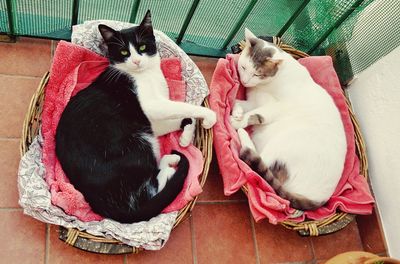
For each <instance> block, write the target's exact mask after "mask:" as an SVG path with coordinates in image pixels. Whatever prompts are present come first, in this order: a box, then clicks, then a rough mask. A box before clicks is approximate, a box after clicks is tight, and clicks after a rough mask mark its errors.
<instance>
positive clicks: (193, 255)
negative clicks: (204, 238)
mask: <svg viewBox="0 0 400 264" xmlns="http://www.w3.org/2000/svg"><path fill="white" fill-rule="evenodd" d="M189 223H190V225H189V226H190V237H191V239H192V260H193V264H197V248H196V237H195V234H194V223H193V214H190V218H189Z"/></svg>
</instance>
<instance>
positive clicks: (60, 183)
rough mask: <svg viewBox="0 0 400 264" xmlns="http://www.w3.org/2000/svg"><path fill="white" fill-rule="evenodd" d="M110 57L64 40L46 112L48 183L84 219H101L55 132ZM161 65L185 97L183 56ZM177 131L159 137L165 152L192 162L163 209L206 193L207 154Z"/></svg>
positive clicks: (57, 200) (173, 89) (57, 201)
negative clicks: (60, 152)
mask: <svg viewBox="0 0 400 264" xmlns="http://www.w3.org/2000/svg"><path fill="white" fill-rule="evenodd" d="M107 66H108V60H107V59H106V58H104V57H101V56H99V55H97V54H95V53H93V52H91V51H89V50H87V49H85V48H82V47H80V46H77V45H74V44H71V43H68V42H65V41H61V42H60V43H59V44H58V46H57V49H56V52H55V55H54V60H53V64H52V67H51V75H50V80H49V83H48V84H47V86H46V94H45V100H44V106H43V114H42V134H43V138H44V145H43V163H44V165H45V168H46V182H47V183H48V185H49V188H50V192H51V200H52V203H53V204H54V205H57V206H59V207H61V208H62V209H63V210H64V211H65V212H66V213H67V214H69V215H73V216H76V217H77V218H78V219H80V220H82V221H99V220H101V219H102V217H101V216H99V215H97V214H95V213H94V212H93V211H92V210H91V208H90V206H89V204H88V203H87V202H86V201H85V199H84V197H83V195H82V194H81V193H80V192H78V191H77V190H75V188H74V187H73V186H72V185H71V184H70V183H69V181H68V178H67V177H66V176H65V174H64V172H63V170H62V168H61V165H60V163H59V162H58V160H57V157H56V155H55V132H56V128H57V124H58V121H59V119H60V116H61V113H62V112H63V110H64V108H65V106H66V105H67V103H68V101H69V99H70V98H71V97H72V96H74V95H75V94H76V93H77V92H79V91H80V90H82V89H84V88H86V87H87V86H88V85H89V84H90V83H91V82H92V81H93V80H94V79H95V78H96V77H97V76H98V75H99V74H100V73H101V72H102V71H103V70H104V69H105V68H106V67H107ZM161 68H162V70H163V73H164V75H165V77H166V79H167V82H168V86H169V88H170V98H171V99H172V100H177V101H178V100H179V101H184V100H185V91H186V90H185V89H186V86H185V82H184V81H183V80H182V77H181V71H182V69H181V64H180V61H179V59H177V58H170V59H163V60H162V61H161ZM180 133H181V132H174V133H171V134H168V135H165V136H163V137H160V138H159V142H160V148H161V155H163V154H166V153H170V151H171V149H176V150H178V151H180V152H181V153H183V154H184V155H185V156H186V157H187V158H188V159H189V163H190V168H189V173H188V177H187V179H186V182H185V184H184V188H183V190H182V192H181V193H180V194H179V195H178V197H177V198H176V199H175V200H174V202H172V203H171V204H170V205H169V206H168V207H167V208H165V209H164V211H163V212H171V211H176V210H179V209H181V208H182V207H184V206H185V205H186V204H187V202H188V201H190V200H192V199H193V198H194V196H196V195H198V194H199V193H201V192H202V188H201V186H200V183H199V181H198V176H199V175H200V173H201V172H202V169H203V156H202V154H201V151H200V150H199V149H197V148H196V147H195V146H193V145H190V146H189V147H187V148H181V147H180V146H179V143H178V142H179V141H178V139H179V135H180Z"/></svg>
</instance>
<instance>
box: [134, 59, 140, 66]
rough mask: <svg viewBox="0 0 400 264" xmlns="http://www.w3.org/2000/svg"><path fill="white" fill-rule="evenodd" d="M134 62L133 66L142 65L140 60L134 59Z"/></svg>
mask: <svg viewBox="0 0 400 264" xmlns="http://www.w3.org/2000/svg"><path fill="white" fill-rule="evenodd" d="M132 62H133V64H135V65H138V66H139V64H140V60H136V59H133V60H132Z"/></svg>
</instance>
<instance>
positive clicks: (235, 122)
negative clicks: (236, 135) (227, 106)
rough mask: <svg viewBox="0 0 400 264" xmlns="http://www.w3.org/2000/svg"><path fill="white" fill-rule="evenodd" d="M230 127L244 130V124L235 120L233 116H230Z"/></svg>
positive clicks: (242, 121)
mask: <svg viewBox="0 0 400 264" xmlns="http://www.w3.org/2000/svg"><path fill="white" fill-rule="evenodd" d="M230 121H231V125H232V127H233V128H234V129H236V130H238V129H239V128H245V127H246V125H245V122H244V120H243V118H242V120H237V119H236V118H235V117H234V116H230Z"/></svg>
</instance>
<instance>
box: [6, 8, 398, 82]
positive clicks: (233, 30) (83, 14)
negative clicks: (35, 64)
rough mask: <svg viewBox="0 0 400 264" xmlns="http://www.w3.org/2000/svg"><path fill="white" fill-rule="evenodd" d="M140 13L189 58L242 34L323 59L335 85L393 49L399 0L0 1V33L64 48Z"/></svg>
mask: <svg viewBox="0 0 400 264" xmlns="http://www.w3.org/2000/svg"><path fill="white" fill-rule="evenodd" d="M147 9H150V10H151V11H152V15H153V23H154V27H155V28H157V29H159V30H162V31H164V32H165V33H166V34H167V35H169V36H170V37H171V38H172V39H175V40H177V43H178V44H179V45H180V46H181V47H182V48H183V49H184V50H185V51H186V52H187V53H189V54H197V55H206V56H214V57H215V56H224V55H225V54H226V53H227V52H230V49H229V48H230V46H232V45H234V44H235V43H237V42H238V41H240V40H241V39H243V32H244V28H245V27H248V28H249V29H251V30H252V31H253V32H254V33H255V34H256V35H264V36H266V35H270V36H272V35H281V36H282V38H283V40H284V41H285V42H286V43H288V44H290V45H292V46H294V47H295V48H297V49H300V50H302V51H305V52H308V53H311V54H313V55H322V54H329V55H331V56H332V58H333V59H334V62H335V67H336V70H337V71H338V73H339V76H340V78H341V80H342V82H343V83H346V82H347V81H348V80H350V79H351V78H352V76H353V75H354V74H356V73H358V72H360V71H362V70H364V69H365V68H367V67H368V66H369V65H371V64H372V63H374V62H375V61H376V60H378V59H379V58H381V57H382V56H384V55H386V54H387V53H389V52H390V51H391V50H393V49H394V48H395V47H397V46H399V45H400V4H399V0H218V1H216V0H113V1H110V0H63V1H54V0H34V1H32V0H0V32H3V33H5V34H10V35H17V36H18V35H23V36H35V37H43V38H52V39H67V40H68V39H70V36H71V26H72V25H73V24H74V23H82V22H83V21H85V20H93V19H110V20H120V21H127V22H133V23H135V22H136V23H137V22H139V21H140V20H141V18H142V17H143V15H144V13H145V12H146V10H147ZM9 17H11V18H12V19H11V21H9V19H8V18H9Z"/></svg>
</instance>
